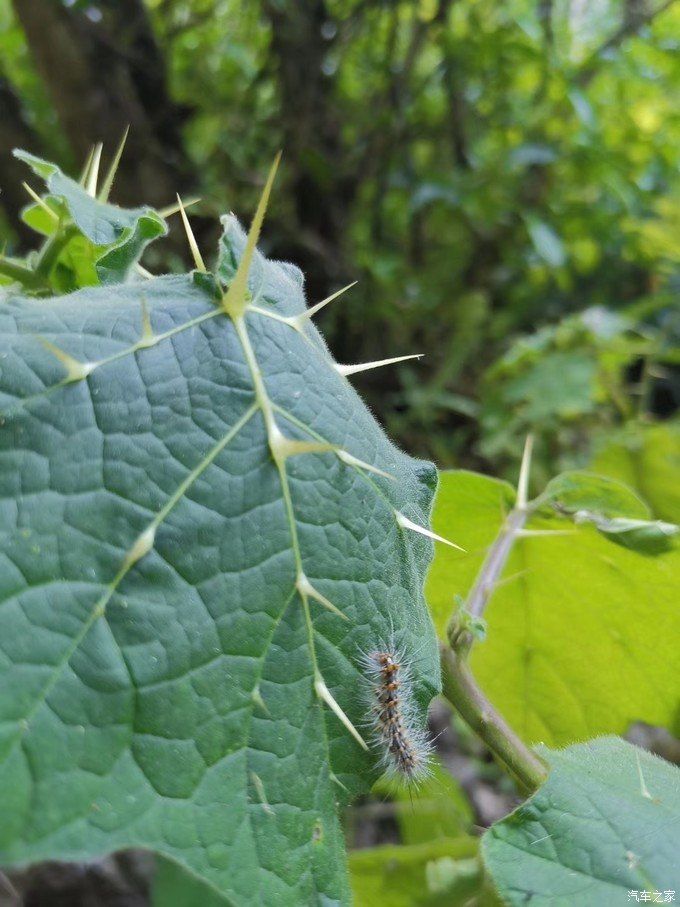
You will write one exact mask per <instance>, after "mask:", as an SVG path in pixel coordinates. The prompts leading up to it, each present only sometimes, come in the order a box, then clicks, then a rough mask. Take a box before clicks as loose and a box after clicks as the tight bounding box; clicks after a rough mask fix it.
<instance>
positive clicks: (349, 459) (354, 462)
mask: <svg viewBox="0 0 680 907" xmlns="http://www.w3.org/2000/svg"><path fill="white" fill-rule="evenodd" d="M336 453H337V455H338V458H339V459H340V460H342V462H343V463H346V464H347V465H348V466H356V467H357V468H359V469H365V470H366V472H374V473H375V474H376V475H377V476H382V477H383V478H384V479H391V480H392V481H393V482H396V481H397V477H396V476H393V475H391V474H390V473H389V472H385V471H384V470H383V469H378V467H377V466H371V464H370V463H364V461H363V460H359V459H357V457H354V456H352V454H351V453H348V452H347V451H346V450H338V451H336Z"/></svg>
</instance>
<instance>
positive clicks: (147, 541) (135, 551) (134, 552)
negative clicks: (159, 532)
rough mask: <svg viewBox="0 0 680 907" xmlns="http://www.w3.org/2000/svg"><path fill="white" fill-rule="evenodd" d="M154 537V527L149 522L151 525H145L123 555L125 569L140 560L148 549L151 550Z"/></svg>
mask: <svg viewBox="0 0 680 907" xmlns="http://www.w3.org/2000/svg"><path fill="white" fill-rule="evenodd" d="M155 539H156V527H155V526H154V525H153V524H151V526H149V527H147V528H146V529H145V530H144V532H142V534H141V535H140V536H139V538H138V539H137V541H136V542H135V543H134V545H133V546H132V548H130V550H129V551H128V553H127V555H126V557H125V568H126V569H127V570H129V569H130V567H132V565H133V564H136V563H137V561H139V560H141V559H142V558H143V557H144V555H146V554H148V553H149V551H151V549H152V548H153V543H154V541H155Z"/></svg>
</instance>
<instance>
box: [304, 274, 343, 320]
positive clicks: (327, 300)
mask: <svg viewBox="0 0 680 907" xmlns="http://www.w3.org/2000/svg"><path fill="white" fill-rule="evenodd" d="M356 285H357V281H356V280H354V281H352V283H348V284H347V286H346V287H343V288H342V289H341V290H337V291H336V292H335V293H331V295H330V296H326V298H325V299H322V300H321V302H317V303H316V305H313V306H312V307H311V308H309V309H307V310H306V311H304V312H302V314H300V315H296V316H295V320H296V321H297V320H300V321H304V320H305V319H308V318H313V317H314V316H315V315H316V313H317V312H320V311H321V309H323V308H325V307H326V306H327V305H328V304H329V303H331V302H333V300H334V299H337V298H338V296H342V294H343V293H346V292H347V290H351V289H352V287H355V286H356ZM291 320H292V319H291Z"/></svg>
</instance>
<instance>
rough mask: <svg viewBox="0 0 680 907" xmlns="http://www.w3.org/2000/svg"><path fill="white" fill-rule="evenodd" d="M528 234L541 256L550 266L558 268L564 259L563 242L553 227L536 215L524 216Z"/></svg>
mask: <svg viewBox="0 0 680 907" xmlns="http://www.w3.org/2000/svg"><path fill="white" fill-rule="evenodd" d="M525 221H526V225H527V230H528V231H529V236H530V237H531V241H532V243H533V244H534V248H535V249H536V251H537V252H538V254H539V255H540V256H541V258H542V259H543V260H544V261H545V262H546V263H547V264H549V265H550V266H551V267H552V268H560V267H562V265H563V264H564V263H565V261H566V258H567V256H566V253H565V250H564V244H563V242H562V240H561V239H560V237H559V236H558V235H557V233H555V231H554V230H553V228H552V227H551V226H550V225H549V224H546V223H545V221H542V220H540V219H539V218H537V217H529V216H527V217H526V218H525Z"/></svg>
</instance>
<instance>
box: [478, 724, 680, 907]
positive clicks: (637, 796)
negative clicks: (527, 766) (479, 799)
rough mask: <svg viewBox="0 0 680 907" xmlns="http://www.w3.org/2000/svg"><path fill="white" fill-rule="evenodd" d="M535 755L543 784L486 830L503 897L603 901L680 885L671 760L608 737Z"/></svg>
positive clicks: (679, 803)
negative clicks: (544, 764) (545, 766)
mask: <svg viewBox="0 0 680 907" xmlns="http://www.w3.org/2000/svg"><path fill="white" fill-rule="evenodd" d="M541 754H542V755H543V756H544V757H545V758H546V759H547V760H548V762H549V764H550V766H551V772H550V775H549V777H548V780H547V781H546V783H545V784H544V785H543V787H542V788H541V789H540V790H539V791H538V793H536V794H534V796H533V797H532V798H531V799H530V800H528V801H527V802H526V803H524V804H523V805H522V806H520V807H519V809H517V810H515V812H514V813H512V814H511V815H509V816H508V817H507V818H505V819H503V820H502V821H501V822H498V823H496V825H494V826H492V827H491V828H490V829H489V831H487V832H486V834H485V835H484V838H483V839H482V841H483V843H482V853H483V857H484V862H485V864H486V867H487V868H488V870H489V871H490V873H491V875H492V878H493V880H494V882H495V883H496V885H497V887H498V890H499V892H500V894H501V895H502V897H503V899H504V901H505V902H506V903H507V904H510V905H514V904H526V903H528V902H531V903H532V904H537V905H546V907H558V905H564V907H567V905H571V904H578V905H579V907H591V905H592V907H599V905H602V904H618V903H626V902H627V901H629V900H630V899H629V897H628V892H631V891H632V892H638V893H640V892H645V891H647V892H649V893H650V894H652V897H651V898H648V899H647V900H654V894H655V892H661V893H662V895H663V893H664V892H667V891H669V890H675V891H677V890H678V889H680V867H679V864H678V853H680V771H679V770H678V769H677V768H676V767H675V766H673V765H671V764H670V763H668V762H664V760H663V759H659V758H658V757H656V756H653V755H651V754H650V753H647V752H645V751H644V750H640V749H638V748H637V747H634V746H632V745H631V744H629V743H626V742H624V741H623V740H619V739H617V738H613V737H605V738H603V739H600V740H593V741H592V742H590V743H586V744H579V745H577V746H571V747H569V748H568V749H565V750H548V749H545V748H543V747H541ZM662 900H663V896H662ZM657 902H658V901H657Z"/></svg>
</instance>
